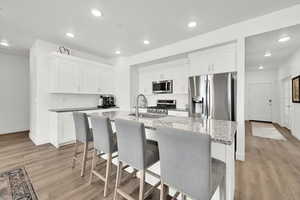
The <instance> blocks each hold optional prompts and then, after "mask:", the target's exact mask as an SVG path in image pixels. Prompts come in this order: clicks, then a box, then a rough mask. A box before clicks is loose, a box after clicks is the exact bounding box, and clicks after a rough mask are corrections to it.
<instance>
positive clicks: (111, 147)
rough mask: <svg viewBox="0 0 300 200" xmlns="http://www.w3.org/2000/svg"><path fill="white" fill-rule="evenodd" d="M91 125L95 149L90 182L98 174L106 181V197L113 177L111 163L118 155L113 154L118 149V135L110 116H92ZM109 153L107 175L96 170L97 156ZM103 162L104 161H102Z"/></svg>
mask: <svg viewBox="0 0 300 200" xmlns="http://www.w3.org/2000/svg"><path fill="white" fill-rule="evenodd" d="M90 120H91V125H92V128H93V136H94V151H93V161H92V170H91V176H90V184H91V183H92V180H93V176H94V175H95V176H97V177H98V178H99V179H101V180H102V181H104V183H105V185H104V197H106V196H107V192H108V184H109V180H110V177H111V175H112V174H111V164H112V159H113V158H115V157H117V156H112V154H113V153H114V152H116V151H117V150H118V147H117V137H116V134H114V133H113V130H112V127H111V122H110V120H109V118H108V117H101V116H96V115H95V116H91V117H90ZM104 154H105V155H107V161H106V173H105V177H104V176H102V175H101V174H100V173H98V172H97V171H96V169H95V168H96V166H97V158H98V156H101V155H104ZM100 164H102V163H100Z"/></svg>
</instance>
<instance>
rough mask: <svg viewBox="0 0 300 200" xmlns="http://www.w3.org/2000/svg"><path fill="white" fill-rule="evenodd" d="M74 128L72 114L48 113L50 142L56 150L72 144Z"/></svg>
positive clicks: (74, 138)
mask: <svg viewBox="0 0 300 200" xmlns="http://www.w3.org/2000/svg"><path fill="white" fill-rule="evenodd" d="M75 140H76V137H75V128H74V122H73V114H72V112H62V113H57V112H50V142H51V144H52V145H54V146H55V147H56V148H59V147H60V146H63V145H66V144H70V143H74V142H75Z"/></svg>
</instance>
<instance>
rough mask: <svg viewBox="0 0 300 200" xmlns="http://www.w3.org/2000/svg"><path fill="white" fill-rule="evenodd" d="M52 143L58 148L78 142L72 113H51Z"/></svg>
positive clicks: (114, 109) (106, 110)
mask: <svg viewBox="0 0 300 200" xmlns="http://www.w3.org/2000/svg"><path fill="white" fill-rule="evenodd" d="M117 110H119V108H110V109H98V110H87V111H80V112H85V113H87V114H91V113H99V112H110V111H117ZM49 115H50V122H49V124H50V142H51V144H52V145H53V146H55V147H56V148H59V147H61V146H64V145H66V144H71V143H74V142H75V140H76V136H75V126H74V121H73V113H72V112H49Z"/></svg>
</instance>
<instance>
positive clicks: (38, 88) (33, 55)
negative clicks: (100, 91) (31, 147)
mask: <svg viewBox="0 0 300 200" xmlns="http://www.w3.org/2000/svg"><path fill="white" fill-rule="evenodd" d="M58 47H59V45H57V44H53V43H49V42H45V41H41V40H37V41H36V42H35V43H34V45H33V46H32V48H31V49H30V104H31V108H30V138H31V140H32V141H33V142H34V143H35V144H37V145H39V144H44V143H48V142H49V136H48V132H47V131H48V130H49V117H50V116H49V111H48V109H50V108H65V107H67V108H70V107H93V106H97V100H98V99H99V95H85V94H78V95H75V94H72V95H71V94H49V93H48V89H49V82H50V81H49V60H48V58H49V55H50V53H52V52H56V51H57V49H58ZM71 55H73V56H76V57H81V58H85V59H89V60H94V61H98V62H102V63H109V62H108V61H106V60H105V59H103V58H100V57H97V56H94V55H90V54H87V53H84V52H81V51H77V50H73V49H72V50H71Z"/></svg>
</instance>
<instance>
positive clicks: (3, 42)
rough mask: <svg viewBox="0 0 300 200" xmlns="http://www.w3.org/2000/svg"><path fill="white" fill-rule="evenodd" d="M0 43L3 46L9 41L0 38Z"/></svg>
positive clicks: (7, 45)
mask: <svg viewBox="0 0 300 200" xmlns="http://www.w3.org/2000/svg"><path fill="white" fill-rule="evenodd" d="M0 45H1V46H4V47H9V43H8V42H7V41H6V40H1V42H0Z"/></svg>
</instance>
